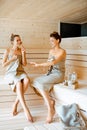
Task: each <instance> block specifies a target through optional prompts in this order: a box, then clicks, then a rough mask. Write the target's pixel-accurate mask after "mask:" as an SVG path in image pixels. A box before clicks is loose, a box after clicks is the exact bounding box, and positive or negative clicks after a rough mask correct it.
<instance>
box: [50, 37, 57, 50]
mask: <svg viewBox="0 0 87 130" xmlns="http://www.w3.org/2000/svg"><path fill="white" fill-rule="evenodd" d="M50 45H51V47H52V48H54V47H55V46H57V45H58V40H56V39H55V38H54V37H50Z"/></svg>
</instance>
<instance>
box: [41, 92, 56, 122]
mask: <svg viewBox="0 0 87 130" xmlns="http://www.w3.org/2000/svg"><path fill="white" fill-rule="evenodd" d="M40 93H41V94H42V96H43V98H44V100H45V102H46V104H47V108H48V115H47V119H46V122H47V123H51V122H52V120H53V116H54V114H55V108H54V101H53V100H51V99H50V96H49V92H48V91H43V90H40Z"/></svg>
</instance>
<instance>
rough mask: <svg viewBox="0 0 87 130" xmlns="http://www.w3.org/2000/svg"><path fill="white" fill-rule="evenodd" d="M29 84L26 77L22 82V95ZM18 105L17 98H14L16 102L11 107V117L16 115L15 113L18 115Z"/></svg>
mask: <svg viewBox="0 0 87 130" xmlns="http://www.w3.org/2000/svg"><path fill="white" fill-rule="evenodd" d="M29 84H30V80H29V78H28V77H27V78H25V79H24V81H23V93H25V92H26V90H27V88H28V85H29ZM18 104H19V99H18V97H16V100H15V102H14V105H13V110H12V113H13V116H15V115H17V113H18V112H17V106H18Z"/></svg>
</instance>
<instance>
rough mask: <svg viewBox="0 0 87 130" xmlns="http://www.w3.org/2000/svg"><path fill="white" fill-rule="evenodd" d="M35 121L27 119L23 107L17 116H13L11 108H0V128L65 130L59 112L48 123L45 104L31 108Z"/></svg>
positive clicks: (8, 129) (14, 129)
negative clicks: (60, 121) (31, 121)
mask: <svg viewBox="0 0 87 130" xmlns="http://www.w3.org/2000/svg"><path fill="white" fill-rule="evenodd" d="M30 111H31V114H32V116H33V118H34V123H30V122H28V121H27V120H26V118H25V115H24V113H23V111H22V109H19V113H18V115H17V116H14V117H13V116H12V114H11V108H8V109H5V108H4V109H0V130H63V128H62V126H61V124H60V123H59V119H58V116H57V114H55V117H54V121H53V123H51V124H46V122H45V120H46V115H47V108H46V106H45V105H39V106H35V107H34V106H32V107H31V108H30Z"/></svg>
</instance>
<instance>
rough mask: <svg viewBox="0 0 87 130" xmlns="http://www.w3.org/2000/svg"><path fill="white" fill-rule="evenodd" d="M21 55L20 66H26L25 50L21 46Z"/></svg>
mask: <svg viewBox="0 0 87 130" xmlns="http://www.w3.org/2000/svg"><path fill="white" fill-rule="evenodd" d="M21 53H22V65H24V66H26V65H27V60H26V50H25V48H24V47H23V46H22V47H21Z"/></svg>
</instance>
